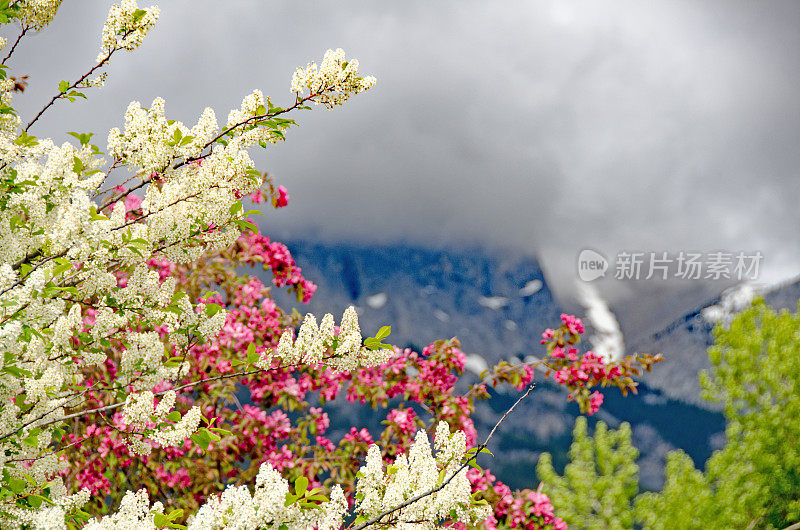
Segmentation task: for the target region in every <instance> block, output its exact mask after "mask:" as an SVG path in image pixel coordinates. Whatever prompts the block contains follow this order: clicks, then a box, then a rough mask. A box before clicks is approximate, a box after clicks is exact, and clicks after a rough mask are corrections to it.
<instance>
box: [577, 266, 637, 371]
mask: <svg viewBox="0 0 800 530" xmlns="http://www.w3.org/2000/svg"><path fill="white" fill-rule="evenodd" d="M576 285H577V288H578V293H579V298H580V303H581V305H582V306H583V307H584V308H585V309H586V313H585V314H586V317H585V320H586V323H587V324H588V325H589V326H590V334H589V342H591V343H592V350H593V351H594V352H595V353H598V354H601V355H603V356H605V357H606V358H607V359H612V360H616V359H621V358H623V357H624V356H625V342H624V340H623V338H622V331H621V330H620V328H619V322H617V317H615V316H614V313H612V312H611V309H609V307H608V304H607V303H606V301H605V300H603V299H602V298H601V297H600V293H599V292H598V291H597V288H595V286H594V285H593V284H591V283H586V282H581V281H578V282H576Z"/></svg>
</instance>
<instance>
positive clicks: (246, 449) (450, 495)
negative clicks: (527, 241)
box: [0, 0, 649, 529]
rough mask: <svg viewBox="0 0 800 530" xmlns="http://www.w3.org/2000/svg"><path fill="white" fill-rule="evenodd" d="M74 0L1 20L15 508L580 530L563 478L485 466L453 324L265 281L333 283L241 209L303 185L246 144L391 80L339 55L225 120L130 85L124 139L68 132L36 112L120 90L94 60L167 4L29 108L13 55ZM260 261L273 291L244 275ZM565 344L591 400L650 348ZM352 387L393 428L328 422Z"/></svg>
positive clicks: (9, 515)
mask: <svg viewBox="0 0 800 530" xmlns="http://www.w3.org/2000/svg"><path fill="white" fill-rule="evenodd" d="M59 4H60V1H59V0H17V1H7V0H6V1H2V2H0V23H9V22H15V23H19V25H20V28H21V31H20V35H19V38H18V39H17V40H16V42H14V44H13V45H11V47H10V50H9V52H8V54H7V55H6V57H5V58H4V59H3V63H4V64H3V67H2V68H0V161H1V162H2V163H1V164H0V349H2V352H3V357H2V360H1V361H2V362H1V363H0V419H2V421H1V422H0V446H2V451H0V520H2V522H1V523H0V524H1V525H2V527H3V528H67V527H79V526H85V527H87V528H142V527H144V528H165V527H168V528H182V527H184V524H185V526H188V527H190V528H269V527H274V528H286V529H289V528H298V529H299V528H314V527H316V528H320V529H324V528H331V529H333V528H340V527H342V526H343V525H345V526H348V527H352V528H359V529H360V528H365V527H367V526H371V525H380V526H388V527H408V526H409V525H414V526H415V527H419V528H435V527H436V526H438V525H452V526H457V527H461V528H463V527H465V526H475V525H478V526H481V525H483V526H489V527H491V526H492V525H505V526H509V527H512V528H513V527H524V528H548V527H550V528H563V523H562V522H561V521H560V520H559V519H558V518H557V517H555V515H553V513H552V506H551V505H550V503H549V502H548V500H547V497H546V495H545V494H544V493H543V492H540V491H536V492H530V491H528V492H521V493H520V494H517V495H514V494H512V493H511V492H510V491H509V490H508V488H507V487H506V486H505V485H503V484H502V483H500V482H499V481H496V480H495V479H494V477H493V476H492V475H491V473H490V472H489V471H488V470H485V471H479V472H478V473H477V474H476V471H474V470H468V467H469V465H470V464H474V460H475V457H476V456H477V455H478V454H479V453H481V452H482V451H483V450H485V442H484V443H483V444H479V443H478V440H477V433H476V432H475V428H474V425H473V424H472V420H471V419H470V414H471V413H472V411H473V410H474V399H476V398H477V399H484V398H486V397H488V396H489V394H488V390H487V387H486V383H483V382H479V383H477V384H476V385H473V386H472V387H471V388H469V389H468V390H467V391H466V393H463V394H462V393H460V392H459V391H458V390H457V388H456V382H457V381H458V378H459V376H460V375H461V373H462V370H463V362H464V356H463V353H461V351H460V350H459V349H458V343H457V341H455V340H454V339H451V340H450V341H440V342H436V343H434V344H432V345H430V346H428V347H427V348H425V349H423V351H422V352H420V353H416V352H412V351H410V350H401V349H399V348H395V347H393V346H391V345H390V344H386V343H384V342H383V340H384V339H385V338H386V337H387V336H388V334H389V331H390V329H389V328H388V327H385V328H382V329H381V330H379V331H378V333H377V334H376V335H375V336H374V337H368V338H366V339H364V338H363V337H362V333H361V330H360V328H359V324H358V319H357V315H356V314H355V311H354V310H353V309H352V308H350V309H348V310H346V311H345V313H344V315H343V317H342V319H341V321H340V324H339V326H337V325H336V323H335V320H334V318H333V316H331V315H325V316H324V317H323V318H322V319H321V320H320V321H319V322H318V321H317V319H316V318H315V317H314V316H313V315H306V316H305V318H303V319H302V324H301V318H300V315H298V314H295V313H293V314H286V313H285V312H284V311H282V310H281V309H280V308H279V307H278V306H277V305H276V304H275V303H274V302H273V300H272V299H271V298H270V296H269V292H270V289H271V288H272V287H277V288H286V289H289V290H291V291H293V292H294V293H295V294H296V295H297V298H298V300H300V301H307V300H308V299H310V297H311V296H313V293H314V290H315V289H316V286H315V285H314V284H313V283H311V282H309V281H308V280H306V279H305V278H304V277H303V276H302V271H301V270H300V268H299V267H298V266H297V264H296V263H295V262H294V260H293V259H292V257H291V255H290V253H289V252H288V249H287V248H286V247H285V246H284V245H282V244H280V243H276V242H272V241H270V240H269V239H268V238H267V237H265V236H263V235H261V234H260V233H258V230H257V229H256V226H255V224H254V223H253V221H252V220H250V219H249V216H251V215H254V214H257V213H259V212H258V211H245V209H244V205H243V202H242V199H245V200H246V198H247V197H249V198H250V199H251V201H252V202H254V203H256V204H258V203H261V202H270V203H271V204H272V205H273V206H274V207H276V208H280V207H283V206H286V205H287V204H288V194H287V191H286V189H285V188H283V186H277V187H276V186H274V185H273V184H272V182H271V180H270V179H269V178H268V177H267V176H266V175H265V174H262V173H261V172H259V171H258V170H256V169H255V168H254V165H253V162H252V160H251V158H250V154H249V149H251V148H254V147H256V146H258V147H262V148H267V147H268V146H269V145H271V144H274V143H277V142H279V141H283V140H284V139H285V136H286V133H287V131H288V129H289V128H291V127H292V126H294V125H296V123H295V121H294V120H293V119H289V118H286V117H285V115H287V114H288V113H290V112H295V111H299V110H309V109H310V104H316V105H324V106H325V107H327V108H333V107H335V106H338V105H341V104H342V103H344V102H345V101H347V100H348V99H349V98H350V97H352V96H354V95H356V94H358V93H360V92H362V91H364V90H367V89H369V88H371V87H372V86H373V84H374V82H375V80H374V78H372V77H368V76H367V77H363V76H360V75H359V73H358V62H357V61H356V60H354V59H350V60H347V59H346V58H345V55H344V52H343V51H341V50H336V51H328V52H327V53H326V54H325V56H324V58H323V60H322V62H321V64H320V65H319V66H317V65H316V64H313V63H312V64H310V65H308V66H307V67H306V68H298V69H297V71H296V72H295V74H294V76H293V78H292V81H291V85H290V91H291V93H292V94H293V97H294V102H293V103H291V105H289V106H287V107H285V108H283V107H278V106H275V105H273V103H272V102H271V100H270V98H268V97H265V96H264V95H263V94H262V93H261V92H260V91H258V90H256V91H254V92H253V93H252V94H250V95H248V96H246V97H245V98H244V100H243V101H242V105H241V107H240V108H239V109H234V110H232V111H231V112H230V113H229V115H228V117H227V120H226V121H225V122H224V125H220V123H219V122H218V120H217V118H216V116H215V114H214V112H213V111H212V110H211V109H206V110H205V111H203V112H202V114H201V115H200V117H199V119H198V121H197V123H196V124H195V125H194V126H192V127H189V126H186V125H184V124H183V123H180V122H177V121H174V120H170V119H168V118H167V116H166V113H165V102H164V101H163V100H161V99H156V100H155V101H153V103H152V104H151V105H150V107H149V108H145V107H143V106H142V105H141V104H140V103H138V102H132V103H131V104H130V105H129V106H128V109H127V112H126V114H125V123H124V126H123V127H122V128H114V129H112V130H111V131H110V132H109V134H108V136H107V142H106V151H107V154H106V155H105V156H106V157H107V158H104V157H103V155H102V153H101V150H100V148H99V147H98V146H96V145H94V144H92V143H91V141H92V137H93V134H91V133H70V134H71V135H72V136H73V137H74V138H75V140H76V141H77V144H72V143H64V144H62V145H61V146H57V145H55V144H54V143H53V142H52V141H51V140H49V139H44V138H37V137H35V136H34V135H32V134H31V132H30V131H31V130H32V128H33V126H34V125H36V124H37V122H38V121H39V119H40V118H41V116H43V115H44V113H45V112H46V111H47V110H48V109H49V108H51V107H52V106H53V105H55V104H57V103H59V102H62V101H63V100H68V101H75V100H76V99H78V98H85V97H86V95H85V93H84V91H85V90H86V89H88V88H91V87H97V86H101V85H102V84H103V82H104V79H105V78H104V74H103V73H102V72H100V73H98V71H99V70H101V69H102V68H103V67H104V66H105V65H106V64H107V63H108V61H109V60H110V59H111V57H112V56H114V55H116V54H117V52H119V51H120V50H128V51H131V50H134V49H135V48H137V47H138V46H139V45H140V44H141V42H142V40H143V39H144V38H145V36H146V34H147V32H148V31H149V30H150V29H151V28H152V27H153V26H154V24H155V23H156V21H157V19H158V15H159V11H158V8H156V7H150V8H147V9H139V8H138V6H137V4H136V1H135V0H122V1H121V2H120V4H118V5H115V6H113V7H112V8H111V10H110V12H109V15H108V19H107V21H106V23H105V25H104V28H103V32H102V39H101V52H100V55H99V56H98V58H97V61H96V63H95V64H94V65H93V66H92V67H91V68H90V69H89V70H88V71H87V72H86V73H85V74H83V75H82V76H80V77H78V78H77V80H76V81H72V82H69V81H62V82H61V83H60V84H59V87H58V92H57V93H56V94H55V95H54V96H53V97H52V98H51V99H50V100H49V101H48V102H47V103H46V104H45V105H44V106H43V108H42V109H41V111H40V112H39V113H38V114H36V115H35V116H34V117H33V118H32V119H30V121H28V122H27V124H25V125H23V123H24V121H23V120H22V118H21V117H20V116H18V115H17V112H16V111H15V110H14V108H13V107H12V106H11V104H12V99H13V95H14V91H15V90H17V87H18V86H19V85H18V84H17V83H16V82H15V78H13V77H10V76H8V75H7V74H6V69H7V68H8V64H9V62H10V59H11V58H12V56H13V53H14V50H15V49H16V47H17V45H18V44H19V43H20V41H21V40H22V38H23V37H24V36H25V35H26V34H27V33H28V32H30V31H38V30H41V29H43V28H44V27H46V26H47V25H48V24H49V22H50V21H51V20H52V18H53V17H54V16H55V14H56V11H57V9H58V6H59ZM6 45H7V43H6V42H5V41H2V42H0V48H2V47H4V46H6ZM92 76H95V77H92ZM125 172H127V174H126V173H125ZM122 179H125V181H124V182H123V183H121V184H120V182H119V181H120V180H122ZM115 181H116V182H115ZM137 194H138V195H137ZM258 264H260V266H261V267H262V269H263V270H264V271H267V272H269V273H270V274H271V283H272V285H271V286H267V285H265V284H264V283H262V281H261V280H260V279H259V277H258V276H255V275H239V274H238V271H239V270H240V269H241V268H243V267H255V266H257V265H258ZM576 322H578V321H577V320H575V319H572V320H570V321H564V323H563V325H562V328H560V329H559V330H557V331H555V332H552V335H551V337H550V338H551V339H553V341H554V343H553V344H555V346H553V348H556V347H563V346H564V345H563V344H560V342H564V341H566V343H567V344H570V345H573V344H575V343H577V340H578V337H577V335H578V334H579V333H580V332H581V331H582V330H578V329H577V328H576V325H577V324H576ZM295 330H296V331H297V332H296V333H295ZM553 352H555V350H554V349H553V350H551V354H550V356H549V357H548V358H546V359H544V360H543V361H541V363H540V364H541V366H539V367H540V368H543V369H549V370H553V371H556V373H561V371H563V370H565V369H566V372H564V373H563V375H559V376H558V377H557V381H559V382H560V383H562V384H565V385H566V386H567V387H568V388H570V389H571V390H573V394H574V396H573V398H574V399H576V400H577V401H578V402H579V403H581V406H582V407H584V401H585V400H586V399H589V408H590V410H594V409H595V408H596V406H599V403H598V400H597V398H596V397H595V398H592V397H591V396H589V397H588V398H587V395H588V394H585V393H586V392H588V389H589V388H590V387H592V386H593V385H596V384H601V385H605V384H614V385H617V386H620V388H623V389H625V388H633V385H634V383H633V382H632V381H631V380H629V377H628V376H629V375H631V374H633V373H635V371H636V370H638V366H639V364H641V363H642V362H643V363H644V364H645V365H646V366H647V367H649V364H648V363H647V360H646V359H645V360H644V361H642V359H638V360H632V361H630V362H629V364H627V365H626V364H625V363H617V364H613V365H612V364H608V363H605V362H604V361H603V360H602V359H600V358H598V357H596V356H590V354H589V352H587V353H586V354H584V355H583V356H582V357H578V354H577V353H575V354H574V355H573V353H572V351H571V350H570V351H568V352H567V353H566V354H565V356H560V355H559V354H558V352H556V355H553ZM573 357H574V358H573ZM579 362H580V364H579V365H576V364H575V363H579ZM569 363H572V364H569ZM636 363H639V364H636ZM587 370H588V371H587ZM533 373H534V369H533V366H532V365H528V366H520V367H510V366H507V365H501V366H499V367H497V368H496V369H495V370H493V371H492V372H491V373H489V374H487V378H488V379H489V380H490V381H491V384H492V385H498V384H501V383H511V384H513V385H515V386H517V387H518V388H520V389H523V388H524V387H525V386H527V385H528V384H529V383H530V382H531V380H532V378H533ZM584 374H586V377H584ZM526 395H527V394H526ZM342 396H343V397H344V398H345V399H346V400H348V401H350V402H358V403H360V404H364V405H366V404H369V405H370V406H372V407H378V406H380V407H384V408H389V409H390V410H389V411H388V413H387V415H386V420H385V422H384V425H385V428H384V430H383V431H382V432H381V433H380V434H377V433H376V435H375V436H373V433H370V432H369V431H368V430H367V429H365V428H360V429H359V428H358V427H357V426H353V427H352V429H351V430H350V432H349V433H348V434H346V435H344V436H343V437H342V438H341V439H339V440H334V439H331V438H329V437H327V436H326V435H327V434H328V430H329V428H330V424H331V421H330V417H329V415H328V412H327V411H326V408H325V407H326V404H328V403H329V402H331V401H333V400H335V399H337V398H338V397H342ZM312 400H316V401H318V403H317V405H318V406H311V401H312ZM434 433H435V437H434V440H433V446H434V449H433V450H432V449H431V445H430V436H431V435H433V434H434ZM476 469H477V468H476ZM251 484H252V485H253V489H252V490H251V489H250V485H251Z"/></svg>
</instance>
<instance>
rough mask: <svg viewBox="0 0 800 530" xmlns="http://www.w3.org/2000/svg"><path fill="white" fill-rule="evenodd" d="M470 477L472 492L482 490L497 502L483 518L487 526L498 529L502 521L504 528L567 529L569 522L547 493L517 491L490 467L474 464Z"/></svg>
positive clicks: (530, 529) (469, 472) (469, 471)
mask: <svg viewBox="0 0 800 530" xmlns="http://www.w3.org/2000/svg"><path fill="white" fill-rule="evenodd" d="M467 478H468V479H469V481H470V482H471V483H472V492H473V493H477V492H482V493H483V495H484V496H485V497H486V498H489V499H490V500H491V501H492V503H493V505H494V514H493V515H492V516H490V517H489V518H487V519H486V520H485V521H484V523H483V525H484V528H487V529H489V530H496V529H497V528H498V524H500V523H502V524H503V527H505V528H523V529H525V530H545V529H547V530H566V528H567V524H566V523H565V522H564V521H562V520H561V519H560V518H558V517H556V515H555V514H554V513H553V504H552V503H551V502H550V498H549V497H548V496H547V495H545V494H544V493H541V492H540V491H533V490H525V491H524V492H519V493H518V494H516V495H515V494H513V493H512V492H511V488H509V487H508V486H506V485H505V484H504V483H503V482H501V481H499V480H497V479H496V477H495V476H494V475H493V474H492V472H491V471H490V470H489V469H483V470H479V469H476V468H471V469H469V470H468V471H467Z"/></svg>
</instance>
